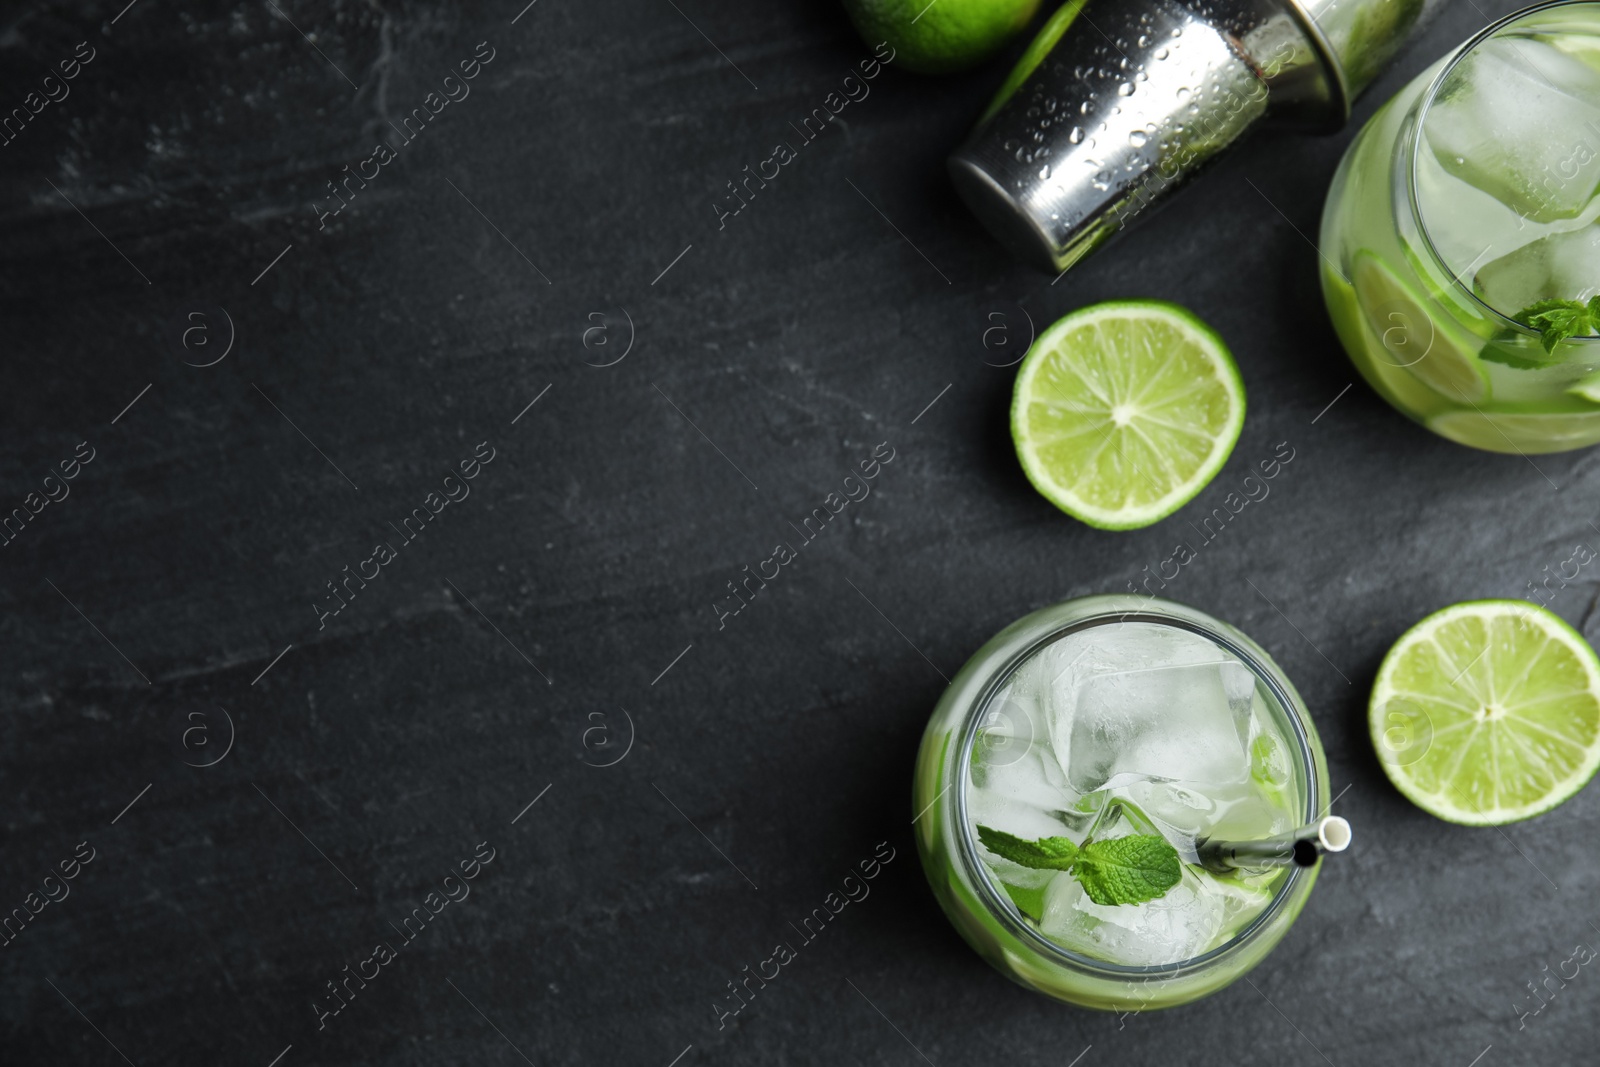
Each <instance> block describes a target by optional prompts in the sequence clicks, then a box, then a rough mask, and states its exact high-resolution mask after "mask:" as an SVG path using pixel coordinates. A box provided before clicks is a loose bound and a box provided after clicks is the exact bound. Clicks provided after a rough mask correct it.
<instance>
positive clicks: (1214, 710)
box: [1054, 648, 1250, 793]
mask: <svg viewBox="0 0 1600 1067" xmlns="http://www.w3.org/2000/svg"><path fill="white" fill-rule="evenodd" d="M1213 652H1214V653H1215V649H1214V648H1213ZM1220 666H1221V665H1220V663H1219V662H1215V661H1214V662H1211V663H1203V664H1182V663H1179V664H1173V665H1168V666H1159V667H1147V668H1144V669H1139V670H1127V671H1120V672H1116V673H1106V674H1096V675H1094V676H1093V677H1091V678H1089V679H1088V680H1087V681H1086V682H1085V683H1084V684H1083V685H1081V686H1080V687H1079V688H1078V690H1077V692H1076V694H1075V695H1076V698H1077V701H1076V706H1075V707H1074V709H1073V712H1072V716H1071V719H1070V722H1069V723H1068V724H1065V725H1069V726H1070V731H1068V732H1066V733H1065V736H1063V725H1064V724H1063V723H1062V722H1061V721H1060V720H1057V722H1056V723H1055V724H1054V725H1055V731H1054V747H1055V751H1056V755H1057V757H1058V758H1063V757H1064V759H1063V762H1064V763H1065V765H1066V769H1067V781H1068V782H1069V783H1070V784H1071V786H1072V787H1073V788H1074V789H1076V790H1077V791H1079V792H1080V793H1089V792H1093V791H1094V790H1096V789H1100V788H1102V787H1104V786H1105V784H1106V783H1107V782H1108V781H1110V780H1112V779H1114V778H1116V777H1117V776H1119V775H1135V776H1138V777H1142V778H1165V779H1181V780H1183V781H1185V782H1191V783H1193V784H1194V785H1195V786H1196V787H1198V788H1201V789H1204V788H1206V787H1207V786H1212V785H1226V784H1228V783H1231V782H1237V781H1240V780H1243V779H1244V778H1245V777H1247V776H1248V774H1249V770H1250V764H1249V758H1248V742H1247V740H1245V739H1243V738H1241V737H1240V736H1239V729H1238V725H1237V724H1236V722H1235V718H1234V712H1233V709H1232V707H1231V706H1230V704H1229V700H1228V693H1227V691H1226V689H1225V688H1224V682H1223V675H1222V672H1221V670H1220Z"/></svg>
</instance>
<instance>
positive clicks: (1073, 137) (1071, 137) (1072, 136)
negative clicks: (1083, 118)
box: [1067, 126, 1083, 144]
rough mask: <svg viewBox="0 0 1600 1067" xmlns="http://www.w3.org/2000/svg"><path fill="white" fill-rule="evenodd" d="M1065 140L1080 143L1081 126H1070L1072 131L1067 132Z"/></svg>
mask: <svg viewBox="0 0 1600 1067" xmlns="http://www.w3.org/2000/svg"><path fill="white" fill-rule="evenodd" d="M1067 140H1068V141H1071V142H1072V143H1073V144H1082V143H1083V127H1081V126H1074V127H1072V132H1071V133H1069V134H1067Z"/></svg>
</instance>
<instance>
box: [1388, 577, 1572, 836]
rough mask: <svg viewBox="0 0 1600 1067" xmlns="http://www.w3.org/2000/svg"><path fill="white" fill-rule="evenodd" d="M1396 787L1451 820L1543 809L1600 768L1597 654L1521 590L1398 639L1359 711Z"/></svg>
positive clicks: (1485, 819) (1484, 821) (1482, 822)
mask: <svg viewBox="0 0 1600 1067" xmlns="http://www.w3.org/2000/svg"><path fill="white" fill-rule="evenodd" d="M1367 723H1368V726H1369V727H1370V729H1371V731H1372V743H1373V747H1374V748H1376V749H1377V752H1378V759H1379V761H1380V762H1381V763H1382V764H1383V769H1384V772H1385V773H1387V774H1388V776H1389V780H1390V781H1391V782H1393V783H1394V784H1395V788H1397V789H1399V790H1400V792H1401V793H1403V794H1405V796H1406V798H1407V799H1409V800H1410V801H1411V802H1412V803H1414V804H1416V805H1417V807H1419V808H1421V809H1422V810H1423V811H1426V812H1428V813H1429V814H1431V815H1437V816H1438V817H1439V818H1441V819H1444V820H1446V821H1447V822H1453V823H1461V824H1464V825H1467V826H1497V825H1499V824H1501V823H1508V822H1515V821H1516V820H1518V819H1527V818H1530V817H1532V816H1534V815H1538V814H1540V813H1541V812H1546V811H1549V810H1550V809H1551V808H1553V807H1555V806H1556V805H1557V804H1560V803H1561V802H1562V801H1564V800H1566V799H1567V798H1568V797H1570V796H1572V795H1573V794H1574V793H1576V792H1577V791H1578V790H1580V789H1582V788H1583V787H1584V785H1585V784H1587V783H1588V781H1589V779H1590V778H1592V777H1593V776H1594V773H1595V769H1596V768H1597V767H1600V658H1597V657H1596V656H1595V653H1594V650H1593V649H1592V648H1590V647H1589V645H1588V643H1587V642H1585V641H1584V639H1583V638H1582V637H1581V636H1579V634H1578V632H1577V631H1576V630H1574V629H1573V628H1572V627H1570V626H1568V625H1567V624H1566V623H1565V622H1563V621H1562V620H1561V618H1560V617H1559V616H1557V615H1555V614H1553V613H1552V612H1550V611H1547V610H1545V609H1544V608H1541V607H1538V606H1537V605H1535V604H1531V603H1528V602H1527V601H1524V600H1475V601H1470V602H1468V603H1464V604H1454V605H1451V606H1450V607H1448V608H1445V609H1443V610H1442V611H1437V612H1435V613H1434V614H1432V615H1429V616H1428V617H1427V618H1426V619H1423V620H1422V621H1421V622H1419V623H1417V624H1416V625H1415V626H1413V627H1412V628H1411V629H1410V630H1407V631H1406V633H1405V634H1404V635H1403V636H1402V637H1401V638H1400V640H1399V641H1396V642H1395V645H1394V647H1393V648H1391V649H1390V650H1389V654H1388V655H1387V656H1385V657H1384V660H1383V664H1382V666H1380V667H1379V668H1378V679H1377V681H1376V682H1375V683H1374V684H1373V687H1372V702H1371V704H1370V705H1369V706H1368V709H1367Z"/></svg>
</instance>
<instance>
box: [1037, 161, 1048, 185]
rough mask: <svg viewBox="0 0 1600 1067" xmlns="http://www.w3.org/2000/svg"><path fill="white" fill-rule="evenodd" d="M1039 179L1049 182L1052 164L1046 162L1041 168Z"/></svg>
mask: <svg viewBox="0 0 1600 1067" xmlns="http://www.w3.org/2000/svg"><path fill="white" fill-rule="evenodd" d="M1039 180H1040V181H1042V182H1047V181H1049V180H1050V164H1048V163H1046V164H1045V165H1044V166H1042V167H1040V168H1039Z"/></svg>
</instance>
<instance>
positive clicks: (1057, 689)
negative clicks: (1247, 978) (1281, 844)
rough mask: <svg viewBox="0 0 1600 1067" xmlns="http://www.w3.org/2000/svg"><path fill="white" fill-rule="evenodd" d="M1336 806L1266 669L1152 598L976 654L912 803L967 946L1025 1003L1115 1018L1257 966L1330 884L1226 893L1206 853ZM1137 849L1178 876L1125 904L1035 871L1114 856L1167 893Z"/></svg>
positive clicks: (1058, 623) (1230, 640)
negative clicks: (1036, 995) (1042, 1001)
mask: <svg viewBox="0 0 1600 1067" xmlns="http://www.w3.org/2000/svg"><path fill="white" fill-rule="evenodd" d="M1329 802H1330V799H1329V796H1328V773H1327V764H1326V761H1325V758H1324V756H1323V752H1322V745H1321V743H1320V742H1319V741H1318V739H1317V735H1316V731H1315V729H1314V728H1313V727H1312V724H1311V721H1310V718H1309V717H1308V716H1307V714H1306V711H1305V708H1304V705H1303V704H1302V703H1301V700H1300V697H1299V696H1298V694H1296V692H1295V690H1294V687H1293V686H1292V685H1290V683H1289V680H1288V679H1287V678H1286V677H1284V675H1283V672H1282V671H1281V670H1279V669H1278V667H1277V666H1276V665H1275V664H1274V663H1273V662H1272V660H1271V658H1270V657H1268V655H1267V654H1266V652H1265V651H1264V650H1262V649H1261V647H1260V646H1258V645H1256V644H1255V643H1254V642H1253V641H1251V640H1250V639H1249V638H1248V637H1246V636H1244V635H1243V634H1242V633H1240V632H1238V631H1237V630H1235V629H1233V628H1232V627H1229V626H1227V625H1225V624H1223V623H1221V622H1218V621H1217V620H1216V619H1213V618H1211V617H1210V616H1208V615H1205V614H1203V613H1201V612H1199V611H1195V610H1194V609H1192V608H1188V607H1184V606H1182V605H1179V604H1174V603H1171V602H1168V601H1163V600H1157V599H1154V598H1148V597H1140V596H1097V597H1085V598H1081V599H1078V600H1071V601H1067V602H1066V603H1063V604H1057V605H1055V606H1054V607H1050V608H1046V609H1044V610H1042V611H1038V612H1035V613H1034V614H1032V615H1029V616H1027V617H1026V618H1023V619H1021V620H1020V621H1018V622H1016V623H1014V624H1013V625H1011V626H1010V627H1008V628H1006V629H1005V630H1004V631H1002V632H1001V633H1000V634H999V635H997V636H996V637H995V638H994V639H993V640H991V641H990V642H989V643H988V644H986V645H985V646H984V647H983V648H982V649H981V650H979V651H978V653H977V654H976V655H974V656H973V657H972V659H971V660H970V661H968V663H967V664H966V666H965V667H963V668H962V670H961V673H960V674H959V675H957V676H956V678H955V680H954V681H953V682H952V683H951V685H950V687H949V689H947V690H946V691H945V694H944V697H943V699H941V700H940V702H939V705H938V707H937V708H936V709H935V710H934V713H933V716H932V719H931V720H930V722H929V723H928V729H927V732H926V733H925V734H924V735H923V741H922V748H921V750H920V752H919V754H918V757H917V773H916V782H915V786H914V797H913V804H914V810H915V811H916V812H917V816H916V822H915V831H916V838H917V845H918V850H919V852H920V853H921V856H922V863H923V868H924V871H925V872H926V874H927V876H928V880H929V882H930V883H931V884H932V886H933V890H934V894H935V895H936V896H937V897H938V899H939V903H940V904H941V905H942V906H943V908H944V910H945V913H946V914H947V915H948V916H949V918H950V920H951V922H952V923H954V924H955V926H956V928H957V930H959V931H960V933H961V934H962V936H963V937H965V938H966V940H967V941H968V943H970V944H971V945H972V947H973V948H975V949H976V950H977V951H978V952H979V954H980V955H982V956H983V957H984V958H985V959H987V960H988V961H989V962H990V963H992V964H993V965H994V966H995V967H996V968H998V969H999V970H1000V971H1001V972H1003V973H1004V974H1006V975H1007V976H1009V977H1011V978H1012V979H1014V980H1016V981H1017V982H1019V983H1021V984H1023V985H1025V986H1028V987H1030V988H1032V989H1035V990H1038V991H1040V992H1043V993H1046V994H1048V995H1050V996H1052V997H1056V998H1058V999H1061V1000H1065V1001H1069V1002H1071V1003H1074V1004H1078V1005H1082V1006H1085V1007H1091V1008H1101V1009H1106V1010H1114V1011H1141V1010H1148V1009H1155V1008H1163V1007H1170V1006H1173V1005H1177V1004H1184V1003H1187V1002H1189V1001H1192V1000H1195V999H1196V998H1198V997H1203V996H1205V995H1206V994H1208V993H1213V992H1215V991H1217V990H1218V989H1221V988H1222V987H1224V986H1226V985H1227V984H1229V983H1230V982H1232V981H1234V980H1235V979H1236V978H1238V977H1239V976H1240V975H1242V974H1244V973H1245V972H1246V971H1248V970H1249V969H1250V968H1251V967H1253V966H1255V965H1256V964H1257V963H1258V962H1260V961H1261V959H1262V958H1263V957H1264V956H1265V955H1266V954H1267V953H1268V952H1269V951H1270V950H1271V949H1272V947H1273V946H1274V945H1276V944H1277V943H1278V941H1280V940H1281V939H1282V938H1283V936H1284V934H1285V933H1287V932H1288V929H1289V926H1290V924H1291V923H1293V922H1294V919H1295V916H1296V915H1298V914H1299V912H1300V909H1301V908H1302V907H1303V906H1304V905H1305V902H1306V898H1307V897H1308V896H1309V894H1310V893H1311V887H1312V884H1313V883H1314V882H1315V880H1316V876H1317V870H1318V868H1317V866H1315V865H1312V866H1305V867H1296V866H1262V867H1260V868H1252V867H1251V866H1250V865H1249V864H1245V865H1243V866H1241V867H1240V868H1238V869H1228V870H1225V871H1222V872H1219V871H1217V870H1213V869H1210V867H1209V866H1208V865H1207V864H1206V863H1205V861H1204V857H1205V854H1206V849H1207V847H1208V843H1209V842H1214V841H1217V840H1234V841H1259V840H1264V839H1270V838H1273V837H1275V836H1277V835H1282V834H1284V833H1286V832H1288V831H1291V830H1293V829H1295V828H1297V827H1301V826H1304V825H1306V824H1308V823H1311V822H1313V821H1314V820H1316V819H1317V817H1318V815H1319V814H1320V813H1322V812H1324V811H1325V810H1326V808H1327V805H1328V804H1329ZM1139 842H1144V843H1146V844H1148V845H1153V846H1156V847H1157V848H1158V849H1159V850H1160V851H1161V852H1163V853H1165V854H1167V855H1168V857H1169V866H1168V868H1167V869H1166V871H1165V874H1164V877H1161V878H1160V880H1159V881H1158V882H1157V883H1156V884H1155V885H1154V886H1150V885H1146V886H1144V887H1143V889H1144V891H1143V892H1137V891H1136V892H1134V893H1132V894H1131V895H1130V894H1125V895H1124V896H1123V897H1121V898H1116V897H1113V898H1110V899H1108V898H1107V897H1106V895H1105V892H1106V888H1107V886H1106V884H1104V883H1103V881H1101V880H1097V879H1091V878H1090V877H1089V874H1090V873H1093V872H1092V871H1086V870H1085V869H1084V867H1085V866H1086V865H1085V864H1082V863H1074V864H1071V865H1069V864H1068V863H1067V862H1061V863H1056V864H1053V865H1052V864H1051V863H1049V862H1047V861H1043V862H1041V861H1039V860H1037V859H1035V858H1032V857H1030V855H1029V854H1028V853H1027V851H1026V850H1027V849H1034V850H1036V851H1040V852H1045V853H1047V854H1048V855H1051V856H1065V857H1076V858H1077V860H1083V859H1092V858H1095V857H1099V860H1098V862H1099V863H1100V866H1101V868H1102V869H1101V870H1100V872H1099V873H1100V874H1101V875H1102V876H1104V875H1106V874H1107V873H1108V872H1109V873H1111V874H1113V875H1116V876H1117V877H1118V878H1121V879H1122V882H1123V883H1132V882H1137V881H1138V880H1140V879H1148V878H1149V877H1150V876H1151V874H1150V871H1148V870H1141V869H1140V865H1141V864H1142V863H1143V865H1144V866H1145V867H1148V866H1149V864H1148V863H1144V862H1143V861H1142V860H1141V859H1140V857H1139V856H1137V855H1133V854H1132V851H1131V850H1129V849H1126V848H1124V847H1123V846H1126V845H1130V844H1136V843H1139ZM1019 843H1020V844H1019ZM1019 850H1022V851H1020V852H1019ZM1144 851H1146V852H1148V851H1149V850H1148V849H1145V850H1144ZM1118 857H1120V858H1118ZM1117 863H1125V864H1130V865H1131V866H1129V867H1128V869H1126V870H1111V868H1112V867H1114V866H1115V865H1116V864H1117ZM1088 866H1092V865H1088ZM1111 888H1113V889H1116V888H1118V887H1117V886H1112V887H1111ZM1138 888H1139V887H1138V886H1137V885H1136V886H1135V889H1138ZM1152 890H1159V892H1152ZM1097 897H1099V898H1100V899H1099V901H1097V899H1096V898H1097ZM1141 898H1142V899H1141ZM1112 901H1115V902H1112Z"/></svg>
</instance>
